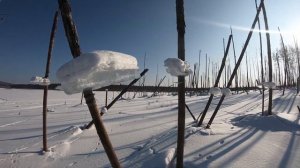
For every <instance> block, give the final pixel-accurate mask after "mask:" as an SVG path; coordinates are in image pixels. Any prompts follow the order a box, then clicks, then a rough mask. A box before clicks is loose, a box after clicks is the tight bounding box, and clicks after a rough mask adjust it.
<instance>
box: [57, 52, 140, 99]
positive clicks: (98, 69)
mask: <svg viewBox="0 0 300 168" xmlns="http://www.w3.org/2000/svg"><path fill="white" fill-rule="evenodd" d="M137 70H138V66H137V60H136V58H135V57H133V56H130V55H127V54H123V53H119V52H114V51H105V50H101V51H94V52H91V53H84V54H82V55H81V56H79V57H77V58H75V59H72V60H71V61H69V62H67V63H66V64H64V65H62V66H61V67H60V68H59V69H58V71H57V73H56V76H57V79H58V80H59V82H61V84H62V89H63V90H64V91H65V93H67V94H74V93H79V92H82V91H83V90H84V89H98V88H101V87H104V86H108V85H111V84H116V83H120V82H125V81H128V80H132V79H134V78H135V77H137V76H138V73H137Z"/></svg>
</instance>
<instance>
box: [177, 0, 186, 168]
mask: <svg viewBox="0 0 300 168" xmlns="http://www.w3.org/2000/svg"><path fill="white" fill-rule="evenodd" d="M176 19H177V32H178V41H177V42H178V58H179V59H181V60H182V61H185V44H184V43H185V42H184V34H185V21H184V5H183V0H176ZM184 129H185V78H184V76H178V134H177V150H176V151H177V162H176V167H177V168H183V155H184Z"/></svg>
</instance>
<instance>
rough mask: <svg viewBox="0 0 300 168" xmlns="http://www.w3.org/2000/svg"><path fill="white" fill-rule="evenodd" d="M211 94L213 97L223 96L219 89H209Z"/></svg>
mask: <svg viewBox="0 0 300 168" xmlns="http://www.w3.org/2000/svg"><path fill="white" fill-rule="evenodd" d="M209 93H210V94H213V95H218V94H221V89H220V88H218V87H212V88H210V89H209Z"/></svg>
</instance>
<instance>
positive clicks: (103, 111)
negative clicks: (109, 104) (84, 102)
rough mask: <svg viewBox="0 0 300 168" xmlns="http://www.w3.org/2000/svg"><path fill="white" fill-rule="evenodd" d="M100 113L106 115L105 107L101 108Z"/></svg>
mask: <svg viewBox="0 0 300 168" xmlns="http://www.w3.org/2000/svg"><path fill="white" fill-rule="evenodd" d="M100 112H101V113H104V114H106V113H107V108H106V107H105V106H103V107H101V109H100Z"/></svg>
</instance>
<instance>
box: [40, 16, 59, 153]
mask: <svg viewBox="0 0 300 168" xmlns="http://www.w3.org/2000/svg"><path fill="white" fill-rule="evenodd" d="M57 20H58V11H56V12H55V14H54V20H53V25H52V29H51V35H50V42H49V48H48V56H47V64H46V72H45V76H44V78H45V79H46V78H48V77H49V70H50V63H51V56H52V49H53V45H54V38H55V33H56V29H57ZM47 100H48V85H45V86H44V97H43V151H45V152H47V151H49V150H48V147H47Z"/></svg>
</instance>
